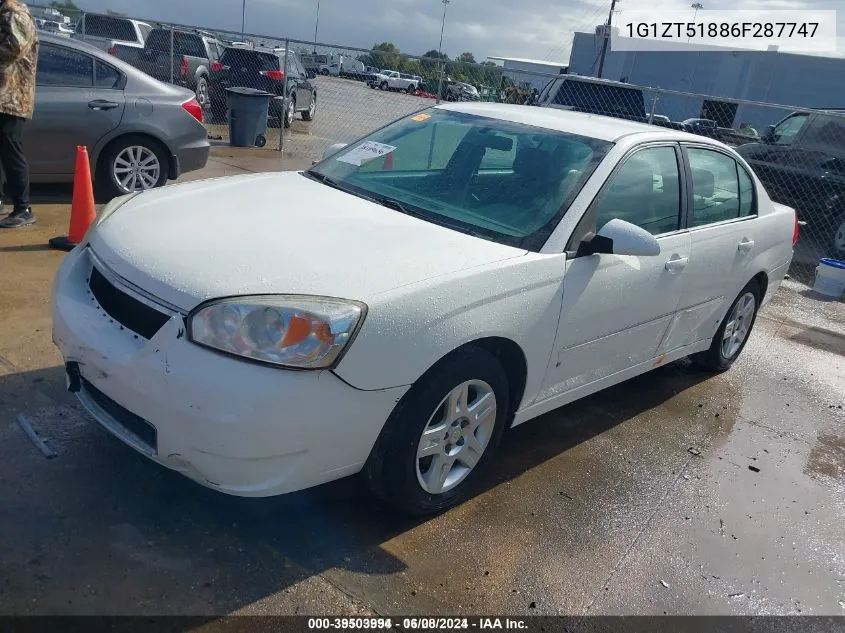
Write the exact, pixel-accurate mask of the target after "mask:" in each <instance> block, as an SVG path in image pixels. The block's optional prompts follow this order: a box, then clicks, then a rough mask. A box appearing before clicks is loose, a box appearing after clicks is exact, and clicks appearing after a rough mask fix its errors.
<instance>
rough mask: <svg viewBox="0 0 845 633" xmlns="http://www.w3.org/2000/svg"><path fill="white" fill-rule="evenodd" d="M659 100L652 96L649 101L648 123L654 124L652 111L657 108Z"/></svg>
mask: <svg viewBox="0 0 845 633" xmlns="http://www.w3.org/2000/svg"><path fill="white" fill-rule="evenodd" d="M659 100H660V97H658V96H657V94H655V95H654V97H652V99H651V114H650V115H649V116H648V122H649V123H654V110H655V108H657V102H658V101H659Z"/></svg>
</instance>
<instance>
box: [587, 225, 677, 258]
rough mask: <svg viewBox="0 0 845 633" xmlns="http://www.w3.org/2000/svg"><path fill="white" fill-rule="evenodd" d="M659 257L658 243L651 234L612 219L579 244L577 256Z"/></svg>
mask: <svg viewBox="0 0 845 633" xmlns="http://www.w3.org/2000/svg"><path fill="white" fill-rule="evenodd" d="M602 253H605V254H608V255H631V256H633V257H655V256H657V255H660V242H658V241H657V238H655V237H654V236H653V235H652V234H651V233H649V232H648V231H646V230H645V229H643V228H640V227H639V226H636V225H635V224H631V223H630V222H626V221H625V220H620V219H619V218H614V219H613V220H611V221H610V222H608V223H607V224H605V225H604V226H603V227H602V228H601V230H600V231H599V232H598V233H597V234H596V235H593V236H592V237H588V238H587V239H585V240H584V241H582V242H581V246H580V248H579V249H578V255H598V254H602Z"/></svg>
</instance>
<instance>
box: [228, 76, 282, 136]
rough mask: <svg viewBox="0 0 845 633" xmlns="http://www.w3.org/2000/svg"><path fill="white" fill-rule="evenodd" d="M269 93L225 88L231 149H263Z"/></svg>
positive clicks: (270, 97) (251, 89)
mask: <svg viewBox="0 0 845 633" xmlns="http://www.w3.org/2000/svg"><path fill="white" fill-rule="evenodd" d="M273 96H274V95H272V94H271V93H269V92H264V91H263V90H256V89H255V88H226V100H227V102H228V105H229V145H232V146H233V147H264V146H265V145H266V144H267V137H266V136H264V134H265V133H266V132H267V119H268V117H269V109H270V99H272V98H273Z"/></svg>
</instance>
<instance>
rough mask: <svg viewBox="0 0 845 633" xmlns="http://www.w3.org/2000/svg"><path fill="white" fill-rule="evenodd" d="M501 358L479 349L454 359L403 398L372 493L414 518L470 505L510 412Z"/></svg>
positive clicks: (374, 459) (379, 452)
mask: <svg viewBox="0 0 845 633" xmlns="http://www.w3.org/2000/svg"><path fill="white" fill-rule="evenodd" d="M509 398H510V393H509V388H508V381H507V377H506V375H505V372H504V369H503V368H502V365H501V363H500V362H499V360H498V359H497V358H496V357H495V356H493V355H492V354H490V353H489V352H486V351H485V350H483V349H480V348H467V349H464V350H460V351H458V352H456V353H454V354H452V355H451V356H449V357H447V358H446V359H444V360H443V361H441V362H440V363H438V365H436V366H435V367H434V368H432V369H431V370H430V371H429V372H428V373H427V374H426V375H425V376H423V377H422V378H421V379H420V380H419V381H418V382H417V384H415V385H414V386H413V387H412V388H411V390H410V391H409V392H408V393H407V394H406V395H405V397H403V398H402V400H401V401H400V402H399V404H398V405H397V406H396V409H394V411H393V413H392V414H391V416H390V418H389V419H388V421H387V423H386V424H385V427H384V429H383V430H382V433H381V435H380V436H379V439H378V441H377V442H376V445H375V447H374V448H373V451H372V454H371V455H370V458H369V460H368V461H367V466H366V467H365V470H364V472H365V476H366V478H367V481H368V483H369V485H370V488H371V490H372V491H373V492H374V493H375V494H377V495H378V496H380V497H381V498H382V499H384V500H385V501H387V502H388V503H390V504H391V505H393V506H394V507H396V508H398V509H400V510H402V511H404V512H407V513H409V514H413V515H424V514H431V513H435V512H440V511H442V510H446V509H448V508H451V507H453V506H455V505H457V504H459V503H461V502H462V501H464V500H465V499H466V498H467V497H468V496H469V495H470V494H471V493H472V491H473V488H474V486H475V485H476V484H477V483H478V481H479V478H480V477H482V476H483V473H484V471H485V470H486V469H487V468H488V467H489V466H490V464H491V463H492V461H493V456H494V453H495V452H496V448H497V447H498V445H499V442H500V440H501V437H502V433H503V431H504V428H505V424H506V422H507V418H508V413H509Z"/></svg>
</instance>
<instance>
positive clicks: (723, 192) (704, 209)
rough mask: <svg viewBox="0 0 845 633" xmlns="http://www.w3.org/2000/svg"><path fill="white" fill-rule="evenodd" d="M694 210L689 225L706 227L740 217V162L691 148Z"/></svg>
mask: <svg viewBox="0 0 845 633" xmlns="http://www.w3.org/2000/svg"><path fill="white" fill-rule="evenodd" d="M687 154H688V155H689V163H690V168H691V169H692V193H693V209H692V221H691V222H690V226H703V225H705V224H713V223H714V222H724V221H725V220H732V219H734V218H738V217H739V208H740V204H739V181H738V177H737V164H736V161H735V160H734V159H732V158H731V157H730V156H726V155H725V154H722V153H720V152H715V151H712V150H708V149H698V148H689V149H687Z"/></svg>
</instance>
